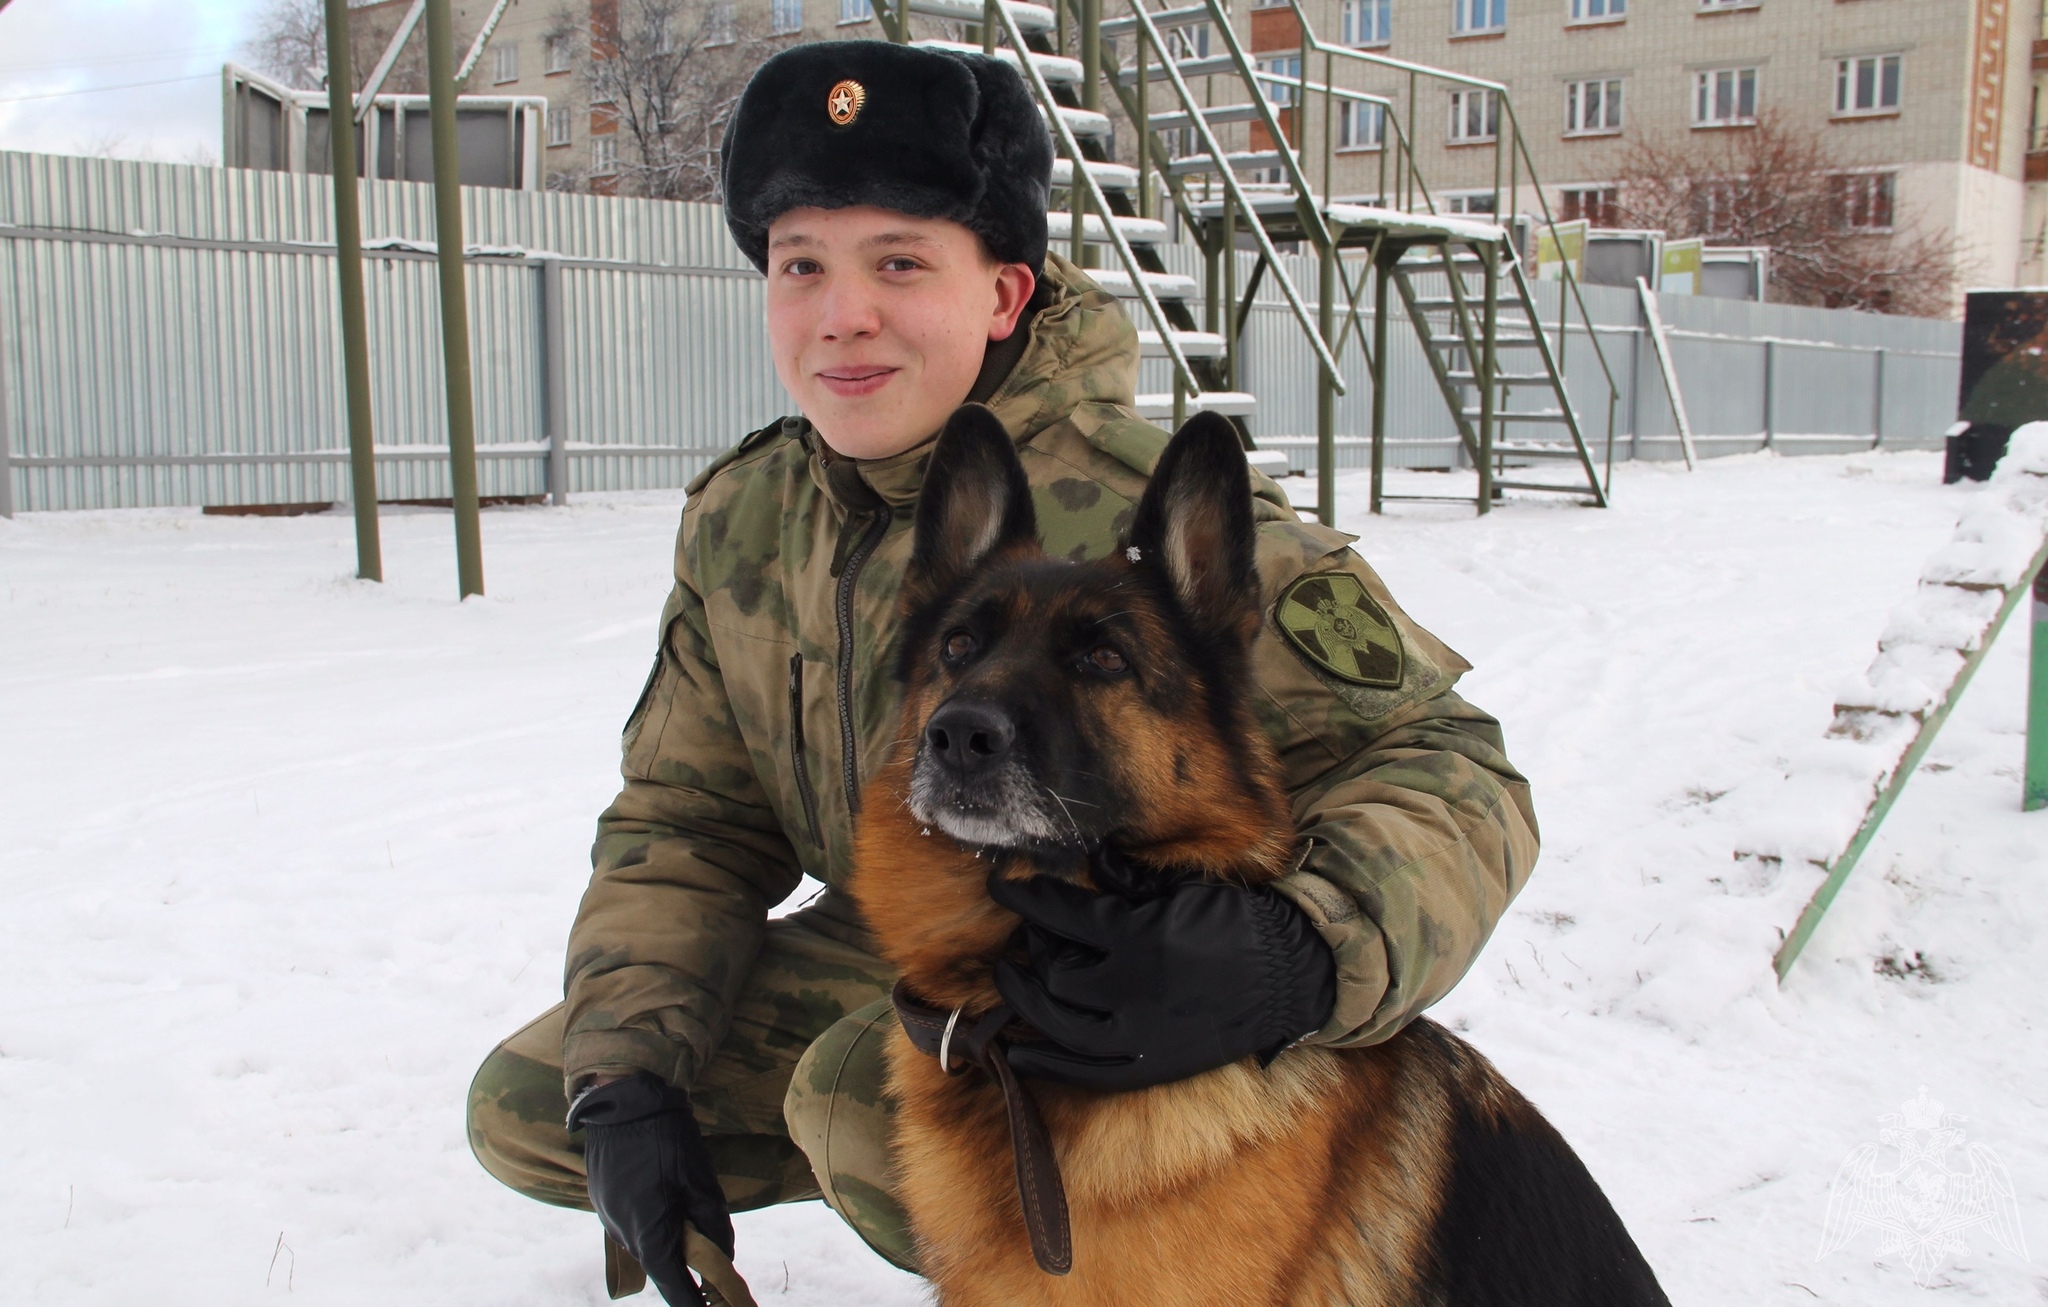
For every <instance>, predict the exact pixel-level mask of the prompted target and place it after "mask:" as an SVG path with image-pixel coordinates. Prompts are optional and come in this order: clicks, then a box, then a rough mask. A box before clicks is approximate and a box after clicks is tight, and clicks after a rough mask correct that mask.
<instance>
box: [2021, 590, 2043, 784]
mask: <svg viewBox="0 0 2048 1307" xmlns="http://www.w3.org/2000/svg"><path fill="white" fill-rule="evenodd" d="M2032 639H2033V643H2032V645H2031V647H2030V649H2029V652H2028V654H2027V777H2026V787H2025V790H2024V791H2023V792H2022V794H2021V797H2020V810H2021V811H2023V812H2032V811H2034V810H2035V809H2036V808H2048V568H2043V569H2042V570H2041V571H2040V572H2039V573H2037V574H2036V575H2035V577H2034V629H2033V632H2032Z"/></svg>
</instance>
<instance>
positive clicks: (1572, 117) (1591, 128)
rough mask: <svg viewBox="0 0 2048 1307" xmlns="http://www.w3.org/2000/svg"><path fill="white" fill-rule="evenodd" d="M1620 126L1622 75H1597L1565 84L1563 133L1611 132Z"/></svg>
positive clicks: (1596, 133) (1572, 134) (1582, 134)
mask: <svg viewBox="0 0 2048 1307" xmlns="http://www.w3.org/2000/svg"><path fill="white" fill-rule="evenodd" d="M1620 130H1621V79H1620V78H1619V77H1606V78H1596V79H1594V80H1592V81H1590V82H1571V83H1568V84H1567V85H1566V86H1565V88H1564V134H1565V135H1566V136H1610V135H1612V134H1613V133H1615V132H1618V131H1620Z"/></svg>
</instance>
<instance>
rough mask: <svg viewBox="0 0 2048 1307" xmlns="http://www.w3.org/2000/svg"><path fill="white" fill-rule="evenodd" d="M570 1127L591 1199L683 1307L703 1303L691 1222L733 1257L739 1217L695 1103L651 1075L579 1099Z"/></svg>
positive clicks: (615, 1235) (617, 1237)
mask: <svg viewBox="0 0 2048 1307" xmlns="http://www.w3.org/2000/svg"><path fill="white" fill-rule="evenodd" d="M569 1128H570V1129H571V1130H581V1131H583V1139H584V1143H583V1160H584V1165H585V1167H586V1168H587V1170H588V1171H589V1175H590V1202H591V1205H592V1206H593V1207H595V1208H597V1219H598V1220H599V1221H601V1222H603V1223H604V1228H605V1231H606V1232H607V1233H608V1234H610V1235H611V1237H612V1239H613V1240H614V1241H615V1242H617V1243H618V1245H619V1246H620V1247H622V1248H624V1249H625V1250H626V1251H627V1252H629V1253H631V1254H633V1256H634V1257H635V1258H636V1259H637V1260H638V1261H639V1263H640V1264H641V1265H642V1266H644V1267H646V1268H647V1278H648V1279H650V1280H652V1281H654V1287H655V1288H657V1289H659V1290H661V1296H662V1297H663V1298H665V1299H667V1300H668V1301H669V1303H671V1304H672V1305H673V1307H702V1304H703V1302H704V1295H703V1293H702V1292H701V1291H700V1290H699V1289H698V1288H697V1281H696V1280H695V1279H694V1278H693V1277H692V1276H691V1274H690V1270H689V1267H688V1266H686V1265H684V1263H683V1226H684V1223H685V1222H687V1223H688V1224H690V1225H694V1226H696V1227H697V1231H698V1233H700V1234H702V1235H703V1236H704V1237H705V1238H707V1239H709V1240H711V1242H713V1243H715V1244H717V1245H718V1246H719V1247H720V1248H721V1249H723V1250H724V1252H725V1255H726V1256H727V1257H730V1256H732V1252H733V1234H732V1217H731V1215H729V1214H728V1213H727V1212H726V1209H725V1192H724V1191H723V1190H722V1189H720V1188H719V1186H718V1173H717V1171H716V1170H714V1169H713V1167H712V1165H711V1153H710V1151H709V1150H708V1149H707V1148H705V1146H704V1136H703V1135H702V1134H701V1133H699V1132H698V1129H697V1118H696V1117H694V1116H692V1115H691V1114H690V1097H689V1095H688V1094H685V1093H684V1092H682V1091H681V1090H679V1089H675V1088H673V1087H671V1086H670V1085H668V1084H666V1083H664V1082H663V1081H662V1080H661V1079H660V1078H659V1077H657V1076H654V1075H651V1074H649V1073H647V1072H645V1071H642V1072H640V1073H638V1074H636V1075H631V1076H627V1077H625V1078H623V1079H619V1080H605V1081H602V1082H600V1083H598V1084H595V1085H593V1086H592V1087H591V1088H589V1089H586V1090H584V1091H583V1092H582V1093H581V1094H578V1095H577V1096H576V1101H575V1103H574V1104H572V1105H571V1106H570V1108H569Z"/></svg>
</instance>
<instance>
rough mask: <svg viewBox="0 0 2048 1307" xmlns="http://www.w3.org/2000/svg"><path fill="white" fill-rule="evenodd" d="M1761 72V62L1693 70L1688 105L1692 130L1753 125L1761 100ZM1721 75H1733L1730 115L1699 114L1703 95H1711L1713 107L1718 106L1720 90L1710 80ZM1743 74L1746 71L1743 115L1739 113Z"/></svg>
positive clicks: (1740, 111) (1740, 109) (1754, 124)
mask: <svg viewBox="0 0 2048 1307" xmlns="http://www.w3.org/2000/svg"><path fill="white" fill-rule="evenodd" d="M1763 71H1764V70H1763V65H1762V64H1729V65H1725V66H1722V67H1719V68H1696V69H1694V70H1693V74H1692V105H1691V110H1692V114H1691V116H1692V126H1693V129H1694V130H1695V131H1704V130H1714V129H1719V128H1727V127H1754V126H1756V115H1757V109H1758V106H1759V105H1761V104H1762V102H1763V80H1764V78H1763ZM1724 74H1725V75H1728V76H1731V77H1733V78H1734V82H1733V83H1732V84H1733V86H1734V88H1735V89H1734V94H1733V99H1734V101H1735V113H1734V115H1733V116H1732V117H1726V118H1722V117H1710V116H1703V115H1702V112H1701V108H1702V105H1703V103H1704V97H1707V96H1709V95H1711V96H1712V98H1713V103H1714V107H1715V108H1718V107H1719V103H1720V89H1719V87H1718V85H1716V84H1715V83H1714V81H1713V80H1712V79H1715V78H1718V77H1721V76H1723V75H1724ZM1744 74H1748V80H1749V112H1748V113H1747V114H1745V113H1743V112H1742V108H1741V105H1742V83H1743V75H1744Z"/></svg>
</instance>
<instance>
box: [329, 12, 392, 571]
mask: <svg viewBox="0 0 2048 1307" xmlns="http://www.w3.org/2000/svg"><path fill="white" fill-rule="evenodd" d="M326 19H327V86H328V91H327V124H328V132H327V138H328V142H329V153H328V158H329V159H330V160H331V161H332V164H333V167H332V169H331V171H332V172H333V174H334V253H335V260H334V270H335V276H336V278H337V280H338V282H339V290H340V302H341V365H342V376H343V379H344V385H345V388H346V393H347V396H348V464H349V496H350V498H351V499H353V500H354V504H353V505H352V506H353V507H354V509H355V519H356V575H357V576H359V577H361V578H362V579H363V580H365V581H382V580H383V579H384V549H383V543H382V541H381V540H380V539H379V535H378V525H377V451H376V435H375V432H374V430H373V428H372V426H371V413H370V336H369V326H368V318H367V315H366V313H365V310H364V307H363V215H362V210H361V208H360V207H359V205H358V204H357V202H356V134H355V121H356V119H355V113H354V106H353V105H351V104H350V103H349V95H350V88H351V87H353V86H354V85H355V84H356V79H355V70H354V68H352V67H351V66H350V59H349V31H348V0H326Z"/></svg>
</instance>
